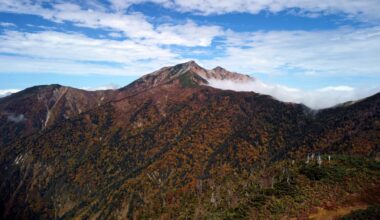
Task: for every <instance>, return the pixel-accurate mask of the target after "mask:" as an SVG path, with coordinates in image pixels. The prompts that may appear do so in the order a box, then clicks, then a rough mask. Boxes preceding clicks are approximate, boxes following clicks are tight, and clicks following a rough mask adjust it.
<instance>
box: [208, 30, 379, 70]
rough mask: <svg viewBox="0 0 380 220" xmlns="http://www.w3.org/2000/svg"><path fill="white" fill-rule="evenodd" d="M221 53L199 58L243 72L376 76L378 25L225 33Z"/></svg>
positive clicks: (209, 65)
mask: <svg viewBox="0 0 380 220" xmlns="http://www.w3.org/2000/svg"><path fill="white" fill-rule="evenodd" d="M226 38H227V40H226V41H225V44H224V45H221V46H220V47H223V52H224V54H222V55H220V56H218V57H215V58H213V59H211V60H205V61H202V63H204V64H205V65H207V67H212V66H217V65H221V64H222V65H223V66H224V67H227V68H229V69H232V70H234V71H238V72H243V73H265V74H284V73H290V74H303V75H308V76H331V75H337V76H339V75H345V76H347V75H355V76H360V75H367V76H368V75H379V74H380V66H379V63H380V56H379V55H378V54H379V51H380V27H372V28H362V29H353V28H342V29H338V30H328V31H268V32H264V31H262V32H260V31H259V32H252V33H236V32H228V33H227V34H226Z"/></svg>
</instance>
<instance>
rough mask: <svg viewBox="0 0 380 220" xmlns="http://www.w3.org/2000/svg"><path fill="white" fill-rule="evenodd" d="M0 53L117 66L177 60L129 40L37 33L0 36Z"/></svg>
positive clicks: (163, 51) (163, 52)
mask: <svg viewBox="0 0 380 220" xmlns="http://www.w3.org/2000/svg"><path fill="white" fill-rule="evenodd" d="M147 51H149V53H147ZM0 52H1V53H11V54H18V55H23V56H31V57H35V58H49V59H65V60H75V61H99V62H119V63H128V62H131V61H136V60H141V59H152V58H154V59H157V58H160V59H171V58H175V57H176V55H175V54H173V53H171V52H170V51H169V50H167V49H162V48H160V47H158V46H154V45H146V44H141V43H136V42H133V41H129V40H125V41H116V40H108V39H94V38H89V37H87V36H84V35H81V34H67V33H62V32H55V31H44V32H38V33H27V32H17V31H7V32H5V34H3V35H0Z"/></svg>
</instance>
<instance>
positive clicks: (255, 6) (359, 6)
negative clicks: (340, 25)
mask: <svg viewBox="0 0 380 220" xmlns="http://www.w3.org/2000/svg"><path fill="white" fill-rule="evenodd" d="M110 2H111V3H112V5H113V7H114V8H115V9H116V10H123V9H126V8H128V7H129V6H130V5H132V4H138V3H142V2H153V3H156V4H160V5H162V6H164V7H168V8H171V9H174V10H177V11H183V12H192V13H197V14H202V15H210V14H226V13H232V12H244V13H251V14H257V13H260V12H262V11H268V12H271V13H277V12H281V11H287V10H292V11H290V12H291V13H293V14H296V15H300V16H309V17H310V16H312V17H316V16H320V15H326V14H336V13H341V14H342V15H345V16H346V17H349V18H353V19H360V20H362V21H379V20H380V14H379V13H378V12H379V11H380V5H379V2H378V1H376V0H361V1H344V0H340V1H331V0H319V1H305V0H291V1H289V0H272V1H268V0H110ZM294 9H297V10H296V11H295V10H294Z"/></svg>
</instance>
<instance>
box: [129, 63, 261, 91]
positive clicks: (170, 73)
mask: <svg viewBox="0 0 380 220" xmlns="http://www.w3.org/2000/svg"><path fill="white" fill-rule="evenodd" d="M184 79H186V80H184ZM178 80H179V82H181V84H182V85H183V83H182V82H184V81H186V82H187V83H186V84H189V83H190V84H191V85H193V86H195V85H207V84H209V82H208V81H209V80H231V81H235V82H249V81H253V80H254V78H252V77H250V76H248V75H243V74H240V73H236V72H230V71H228V70H226V69H224V68H223V67H220V66H218V67H215V68H214V69H211V70H208V69H205V68H203V67H201V66H199V65H198V64H197V63H196V62H195V61H194V60H190V61H188V62H185V63H180V64H177V65H174V66H169V67H164V68H161V69H159V70H157V71H155V72H152V73H150V74H147V75H145V76H143V77H141V78H140V79H138V80H136V81H135V82H133V83H132V84H131V85H129V86H127V87H126V88H130V89H132V90H134V91H142V90H146V89H149V88H153V87H156V86H158V85H163V84H172V83H174V82H178Z"/></svg>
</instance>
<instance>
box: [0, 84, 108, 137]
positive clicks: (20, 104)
mask: <svg viewBox="0 0 380 220" xmlns="http://www.w3.org/2000/svg"><path fill="white" fill-rule="evenodd" d="M113 94H114V92H113V91H111V90H109V91H94V92H90V91H85V90H80V89H75V88H70V87H65V86H61V85H50V86H35V87H32V88H28V89H26V90H24V91H21V92H18V93H16V94H13V95H10V96H7V97H5V98H2V99H0V131H1V134H2V135H1V137H0V144H1V143H2V144H5V143H8V142H11V141H12V140H14V139H16V138H19V137H25V136H27V135H30V134H33V133H35V132H37V131H41V130H43V129H46V128H47V127H49V126H51V125H52V124H55V123H56V122H57V121H60V120H65V119H69V118H71V117H73V116H75V115H78V114H80V113H82V112H85V111H87V110H89V109H91V108H94V107H96V106H98V105H102V104H103V103H105V102H107V101H109V100H110V99H111V97H113Z"/></svg>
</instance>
